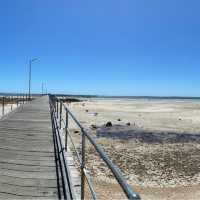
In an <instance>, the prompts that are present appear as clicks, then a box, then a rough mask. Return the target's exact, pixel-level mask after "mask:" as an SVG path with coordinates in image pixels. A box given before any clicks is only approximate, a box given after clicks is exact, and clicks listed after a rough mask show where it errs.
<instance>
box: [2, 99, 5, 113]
mask: <svg viewBox="0 0 200 200" xmlns="http://www.w3.org/2000/svg"><path fill="white" fill-rule="evenodd" d="M4 106H5V97H3V99H2V116H3V115H4V113H5V110H4Z"/></svg>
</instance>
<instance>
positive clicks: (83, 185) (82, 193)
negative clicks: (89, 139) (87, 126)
mask: <svg viewBox="0 0 200 200" xmlns="http://www.w3.org/2000/svg"><path fill="white" fill-rule="evenodd" d="M81 132H82V157H81V159H82V163H81V200H84V198H85V174H84V168H85V134H84V131H83V130H81Z"/></svg>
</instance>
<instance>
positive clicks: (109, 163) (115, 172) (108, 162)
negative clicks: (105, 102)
mask: <svg viewBox="0 0 200 200" xmlns="http://www.w3.org/2000/svg"><path fill="white" fill-rule="evenodd" d="M54 98H55V99H56V100H57V101H60V100H59V99H58V98H57V97H55V96H54ZM60 103H62V105H63V106H64V109H65V111H66V112H68V114H69V115H70V116H71V118H72V119H73V120H74V122H75V123H76V124H77V125H78V126H79V128H80V129H81V132H82V134H84V135H85V136H86V138H87V139H88V140H89V141H90V143H91V144H92V145H93V146H94V148H95V149H96V151H97V152H98V154H99V156H100V158H101V159H102V160H103V161H104V162H105V163H106V165H107V166H108V168H109V169H110V170H111V172H112V173H113V175H114V177H115V178H116V180H117V181H118V183H119V185H120V186H121V188H122V190H123V191H124V193H125V194H126V196H127V197H128V199H133V200H139V199H140V197H139V195H138V194H137V193H135V192H134V191H133V190H132V188H130V186H129V185H128V183H127V182H126V181H125V179H124V178H123V175H122V173H121V171H120V169H119V168H118V167H117V166H116V165H115V164H114V163H113V162H112V161H111V160H110V159H109V157H108V156H107V155H106V153H105V151H104V150H103V148H102V146H101V145H99V144H97V142H96V141H95V139H94V138H93V137H92V136H90V135H89V134H88V132H86V131H85V129H84V127H83V126H82V125H81V124H80V123H79V121H78V120H77V119H76V117H75V116H74V115H73V114H72V112H71V111H70V110H69V109H68V108H67V107H66V106H65V105H64V104H63V102H62V101H60ZM70 140H73V139H72V138H70ZM74 147H75V146H74ZM75 148H76V147H75Z"/></svg>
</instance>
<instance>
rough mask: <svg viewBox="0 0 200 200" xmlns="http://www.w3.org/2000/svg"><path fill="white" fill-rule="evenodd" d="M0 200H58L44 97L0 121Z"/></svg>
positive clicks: (52, 148)
mask: <svg viewBox="0 0 200 200" xmlns="http://www.w3.org/2000/svg"><path fill="white" fill-rule="evenodd" d="M0 199H58V188H57V174H56V166H55V156H54V143H53V137H52V125H51V116H50V111H49V98H48V97H47V96H45V97H42V98H38V99H36V100H34V101H32V102H31V103H27V104H24V105H22V106H21V107H19V108H18V109H16V110H15V111H13V112H12V113H10V114H9V115H7V116H5V117H4V118H3V119H2V120H0Z"/></svg>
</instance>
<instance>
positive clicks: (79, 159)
mask: <svg viewBox="0 0 200 200" xmlns="http://www.w3.org/2000/svg"><path fill="white" fill-rule="evenodd" d="M67 131H68V130H67ZM68 135H69V137H70V140H71V143H72V145H73V147H74V150H75V153H76V156H77V158H78V161H79V164H80V165H81V158H80V156H79V154H78V152H77V151H76V146H75V144H74V142H73V139H72V136H71V134H70V132H69V131H68Z"/></svg>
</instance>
